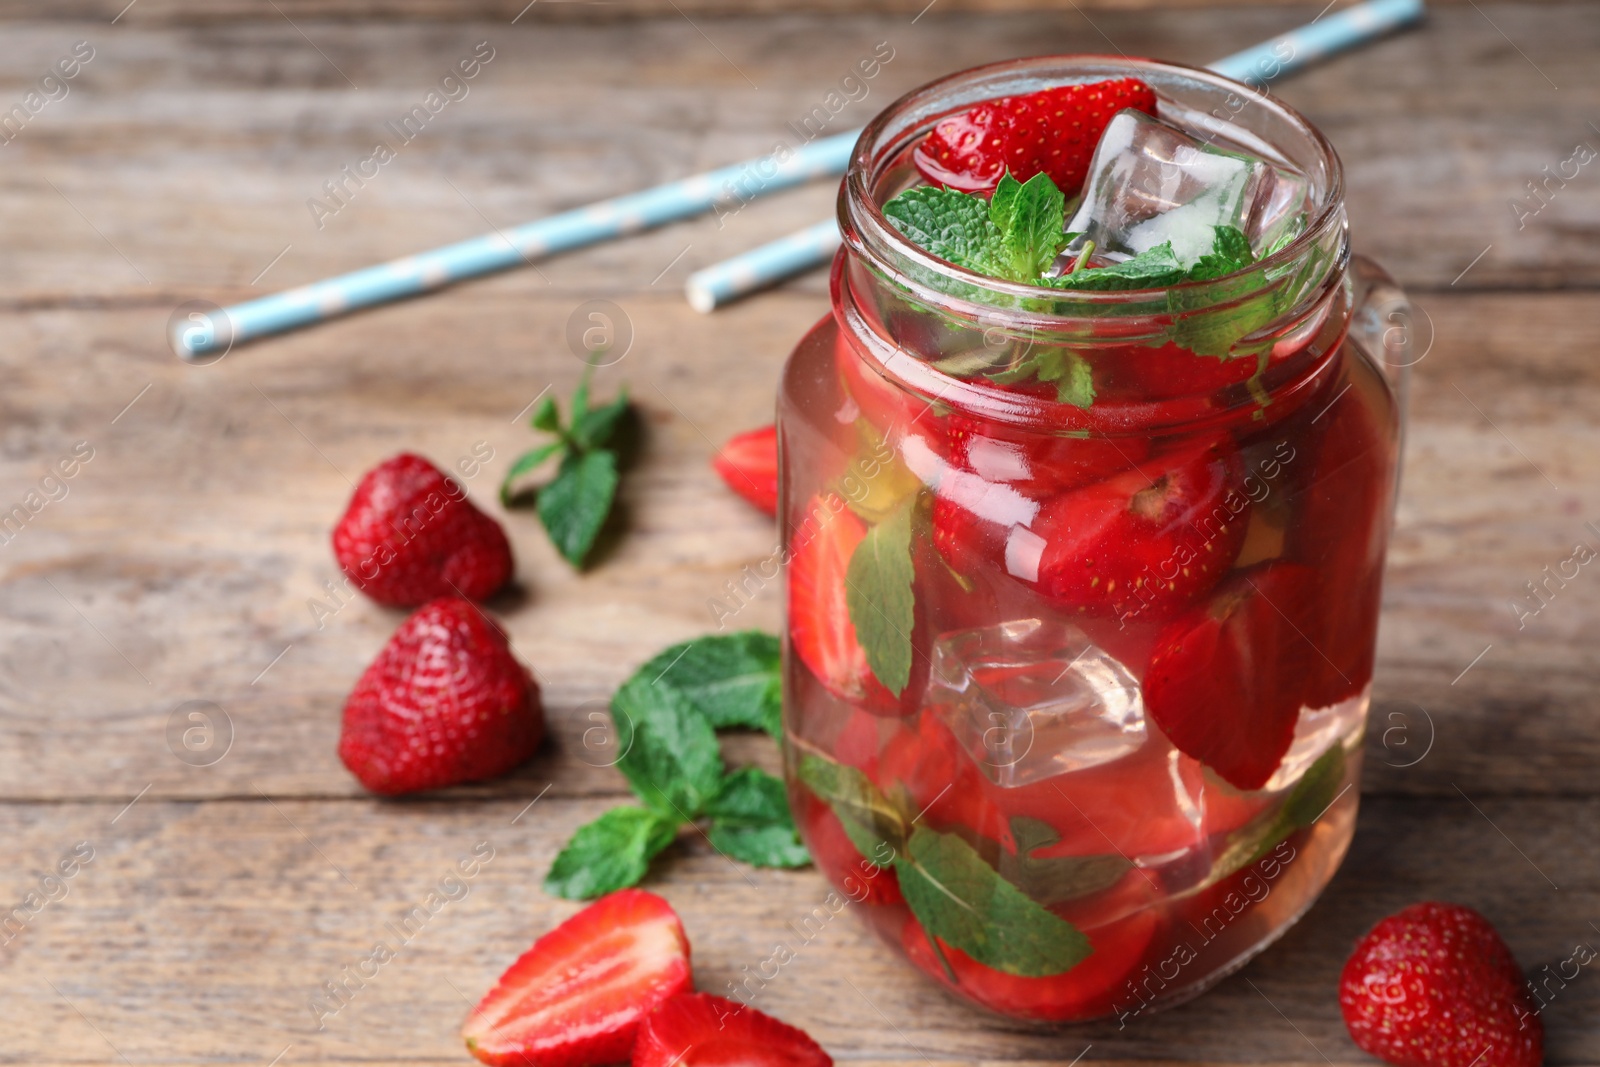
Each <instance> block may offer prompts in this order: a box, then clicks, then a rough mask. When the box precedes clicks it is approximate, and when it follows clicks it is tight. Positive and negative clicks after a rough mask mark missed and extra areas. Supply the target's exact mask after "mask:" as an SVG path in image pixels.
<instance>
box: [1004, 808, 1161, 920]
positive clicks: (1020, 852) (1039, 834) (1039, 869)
mask: <svg viewBox="0 0 1600 1067" xmlns="http://www.w3.org/2000/svg"><path fill="white" fill-rule="evenodd" d="M1011 836H1012V837H1013V838H1015V839H1016V842H1017V855H1016V858H1015V859H1012V858H1010V857H1006V856H1004V855H1002V860H1001V864H1000V867H1001V869H1002V870H1003V871H1005V874H1006V876H1007V877H1009V878H1010V880H1011V882H1012V884H1014V885H1015V886H1016V887H1017V888H1018V889H1020V890H1022V891H1023V892H1024V893H1025V894H1027V895H1028V896H1029V897H1030V898H1031V899H1033V900H1036V901H1038V902H1039V903H1040V904H1044V905H1051V904H1059V903H1061V902H1062V901H1065V900H1076V899H1077V898H1079V897H1086V896H1089V895H1090V894H1091V893H1099V892H1102V891H1103V890H1106V889H1110V888H1111V887H1112V886H1114V885H1116V884H1117V883H1118V882H1120V881H1121V880H1122V878H1123V876H1124V875H1126V874H1127V873H1128V872H1129V871H1131V870H1133V864H1132V863H1131V862H1130V861H1129V860H1128V859H1127V858H1126V857H1124V856H1121V855H1119V854H1117V853H1109V852H1108V853H1102V854H1100V855H1092V856H1035V855H1034V854H1033V853H1035V852H1036V851H1039V850H1041V849H1048V848H1049V847H1050V846H1052V845H1056V844H1059V843H1060V842H1061V836H1060V835H1059V834H1057V833H1056V831H1055V828H1054V827H1052V826H1051V825H1050V824H1049V823H1047V822H1045V821H1044V820H1042V819H1034V818H1030V817H1029V816H1026V815H1014V816H1012V818H1011Z"/></svg>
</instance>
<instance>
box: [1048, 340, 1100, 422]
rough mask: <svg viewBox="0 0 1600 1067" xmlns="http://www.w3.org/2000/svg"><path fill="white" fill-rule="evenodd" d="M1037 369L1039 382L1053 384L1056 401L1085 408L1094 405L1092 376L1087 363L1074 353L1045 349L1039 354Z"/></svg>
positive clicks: (1058, 349) (1057, 349)
mask: <svg viewBox="0 0 1600 1067" xmlns="http://www.w3.org/2000/svg"><path fill="white" fill-rule="evenodd" d="M1038 367H1039V380H1040V381H1041V382H1054V383H1055V385H1056V399H1057V400H1060V401H1061V402H1062V403H1063V404H1071V405H1073V406H1074V407H1080V408H1086V407H1089V406H1090V405H1092V404H1093V403H1094V375H1093V373H1092V372H1091V371H1090V369H1089V361H1088V360H1086V359H1084V358H1083V357H1082V356H1080V355H1078V354H1077V353H1076V352H1068V351H1066V350H1064V349H1060V348H1052V349H1045V350H1044V351H1042V352H1040V353H1039V357H1038Z"/></svg>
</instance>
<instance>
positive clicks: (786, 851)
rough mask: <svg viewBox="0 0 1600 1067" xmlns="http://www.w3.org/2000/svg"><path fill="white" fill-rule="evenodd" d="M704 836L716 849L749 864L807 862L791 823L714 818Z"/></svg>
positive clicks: (768, 864)
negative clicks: (768, 823)
mask: <svg viewBox="0 0 1600 1067" xmlns="http://www.w3.org/2000/svg"><path fill="white" fill-rule="evenodd" d="M706 840H708V841H710V842H711V845H712V847H713V848H715V849H716V850H717V851H718V852H721V853H723V854H724V855H726V856H728V857H729V858H730V859H736V860H738V861H739V862H740V863H748V864H750V866H752V867H804V866H805V865H806V864H808V863H810V862H811V853H809V852H807V851H806V846H804V845H802V844H801V843H800V835H799V834H797V833H796V832H795V829H794V824H793V823H790V824H788V825H780V824H776V823H774V824H770V825H767V826H754V825H748V824H744V823H727V822H724V821H723V820H721V819H716V820H713V821H712V823H711V829H710V830H708V831H707V832H706Z"/></svg>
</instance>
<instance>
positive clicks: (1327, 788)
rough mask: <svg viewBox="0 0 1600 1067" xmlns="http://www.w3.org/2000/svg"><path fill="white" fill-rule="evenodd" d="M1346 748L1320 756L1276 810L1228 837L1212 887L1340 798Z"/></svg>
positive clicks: (1214, 864) (1335, 748) (1214, 865)
mask: <svg viewBox="0 0 1600 1067" xmlns="http://www.w3.org/2000/svg"><path fill="white" fill-rule="evenodd" d="M1344 764H1345V758H1344V746H1343V745H1339V744H1335V745H1334V746H1333V747H1332V748H1330V749H1328V751H1326V752H1324V753H1323V754H1322V755H1320V756H1318V757H1317V761H1316V762H1315V763H1313V764H1312V765H1311V766H1310V767H1309V768H1308V769H1307V770H1306V773H1305V774H1303V775H1301V776H1300V780H1299V781H1298V782H1296V783H1295V786H1294V788H1293V789H1292V790H1290V792H1289V795H1288V796H1287V797H1285V798H1284V801H1283V804H1282V805H1281V806H1279V807H1278V808H1277V809H1275V810H1272V811H1268V812H1265V813H1264V814H1262V815H1259V816H1257V817H1256V818H1254V819H1252V820H1251V821H1250V822H1248V823H1246V824H1245V825H1243V826H1241V827H1240V828H1239V829H1237V830H1235V831H1234V832H1233V833H1231V834H1229V835H1228V844H1227V847H1226V848H1224V849H1223V850H1222V852H1221V854H1220V855H1218V856H1217V858H1216V860H1215V861H1213V862H1212V864H1211V873H1210V874H1209V875H1207V876H1206V884H1208V885H1211V884H1215V883H1216V882H1220V881H1222V879H1224V878H1226V877H1228V876H1229V875H1230V874H1233V873H1235V872H1237V871H1241V870H1243V869H1244V868H1246V867H1248V866H1250V865H1251V864H1252V863H1255V862H1256V861H1257V860H1259V859H1261V857H1263V856H1265V855H1266V854H1267V853H1268V852H1271V851H1272V850H1273V848H1274V847H1276V846H1277V844H1278V842H1280V841H1282V840H1283V839H1284V838H1286V837H1288V836H1289V835H1290V834H1292V833H1294V832H1295V831H1296V830H1304V829H1305V828H1306V827H1308V826H1310V825H1311V824H1312V823H1314V822H1316V821H1317V817H1318V816H1320V815H1321V814H1322V813H1323V812H1324V811H1326V810H1327V809H1328V805H1330V804H1332V803H1333V802H1334V801H1335V800H1336V799H1338V796H1339V792H1338V790H1339V783H1341V782H1343V781H1344V769H1345V768H1344Z"/></svg>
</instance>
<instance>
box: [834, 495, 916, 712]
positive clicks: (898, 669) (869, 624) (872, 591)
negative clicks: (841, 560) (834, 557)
mask: <svg viewBox="0 0 1600 1067" xmlns="http://www.w3.org/2000/svg"><path fill="white" fill-rule="evenodd" d="M916 504H917V497H916V496H915V495H913V496H911V497H908V498H907V499H906V500H905V501H904V502H903V503H901V504H900V506H899V507H897V508H895V510H894V511H893V512H891V513H890V514H889V515H888V517H886V518H885V519H883V521H881V522H879V523H878V524H877V525H875V526H873V527H872V529H870V530H868V531H867V535H866V536H865V537H863V538H862V539H861V543H860V544H858V545H857V546H856V548H855V551H854V552H852V553H851V555H850V565H849V567H848V569H847V570H846V572H845V606H846V608H847V609H848V610H849V612H850V624H851V625H852V626H854V627H855V631H856V638H857V639H858V640H859V641H860V642H861V648H862V651H864V652H865V653H866V654H867V666H868V667H870V668H871V669H872V673H873V676H874V677H876V678H877V679H878V681H880V682H882V683H883V687H884V688H885V689H887V690H889V692H891V693H893V694H894V695H895V696H899V695H900V693H901V692H902V691H903V690H904V689H905V687H906V684H907V683H908V682H910V681H911V655H912V648H911V628H912V624H913V622H914V621H915V606H916V605H915V601H914V597H915V594H914V593H913V591H912V580H913V579H914V578H915V577H916V575H915V571H914V569H913V566H912V562H911V520H912V517H913V516H912V512H913V511H914V509H915V508H916Z"/></svg>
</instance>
